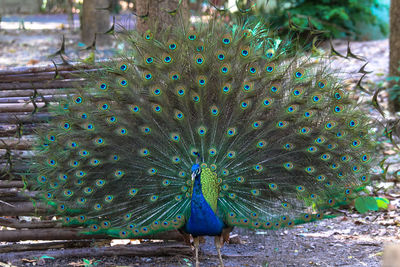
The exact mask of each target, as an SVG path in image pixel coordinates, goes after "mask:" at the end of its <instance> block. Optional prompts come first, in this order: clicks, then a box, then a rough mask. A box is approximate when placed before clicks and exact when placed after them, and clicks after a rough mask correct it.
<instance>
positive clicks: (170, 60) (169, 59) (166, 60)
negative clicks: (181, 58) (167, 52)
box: [164, 56, 172, 64]
mask: <svg viewBox="0 0 400 267" xmlns="http://www.w3.org/2000/svg"><path fill="white" fill-rule="evenodd" d="M164 62H165V63H167V64H168V63H171V62H172V58H171V57H170V56H165V57H164Z"/></svg>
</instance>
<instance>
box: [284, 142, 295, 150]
mask: <svg viewBox="0 0 400 267" xmlns="http://www.w3.org/2000/svg"><path fill="white" fill-rule="evenodd" d="M283 148H284V149H286V150H292V149H293V148H294V145H293V144H291V143H286V144H284V145H283Z"/></svg>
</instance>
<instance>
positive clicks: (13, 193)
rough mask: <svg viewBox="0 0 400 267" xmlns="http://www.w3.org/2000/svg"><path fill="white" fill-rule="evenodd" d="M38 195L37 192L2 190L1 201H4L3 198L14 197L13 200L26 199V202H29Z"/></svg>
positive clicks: (12, 189)
mask: <svg viewBox="0 0 400 267" xmlns="http://www.w3.org/2000/svg"><path fill="white" fill-rule="evenodd" d="M37 194H38V192H36V191H26V192H21V191H20V190H19V189H18V188H0V200H4V199H3V197H12V198H26V201H27V202H28V201H29V198H33V197H35V196H36V195H37Z"/></svg>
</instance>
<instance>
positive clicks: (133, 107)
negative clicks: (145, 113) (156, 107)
mask: <svg viewBox="0 0 400 267" xmlns="http://www.w3.org/2000/svg"><path fill="white" fill-rule="evenodd" d="M130 109H131V111H132V112H133V113H138V112H139V111H140V108H139V106H137V105H133V106H131V107H130Z"/></svg>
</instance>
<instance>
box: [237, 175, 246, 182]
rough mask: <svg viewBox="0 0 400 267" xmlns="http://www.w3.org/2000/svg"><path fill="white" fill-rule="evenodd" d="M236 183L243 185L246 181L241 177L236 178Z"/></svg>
mask: <svg viewBox="0 0 400 267" xmlns="http://www.w3.org/2000/svg"><path fill="white" fill-rule="evenodd" d="M236 181H238V182H239V183H244V182H245V181H246V179H245V178H244V177H242V176H239V177H236Z"/></svg>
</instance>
